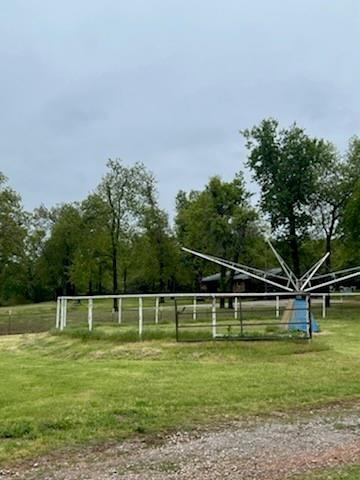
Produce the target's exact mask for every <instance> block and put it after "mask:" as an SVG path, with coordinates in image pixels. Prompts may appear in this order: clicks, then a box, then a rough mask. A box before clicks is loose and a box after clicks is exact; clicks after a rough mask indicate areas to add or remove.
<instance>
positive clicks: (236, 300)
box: [234, 297, 239, 320]
mask: <svg viewBox="0 0 360 480" xmlns="http://www.w3.org/2000/svg"><path fill="white" fill-rule="evenodd" d="M238 311H239V299H238V297H235V300H234V318H235V320H237V318H238Z"/></svg>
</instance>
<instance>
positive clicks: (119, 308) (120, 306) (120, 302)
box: [118, 298, 122, 325]
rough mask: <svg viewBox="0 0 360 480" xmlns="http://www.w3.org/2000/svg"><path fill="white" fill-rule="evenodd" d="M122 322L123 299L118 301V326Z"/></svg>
mask: <svg viewBox="0 0 360 480" xmlns="http://www.w3.org/2000/svg"><path fill="white" fill-rule="evenodd" d="M121 322H122V298H119V299H118V324H119V325H120V324H121Z"/></svg>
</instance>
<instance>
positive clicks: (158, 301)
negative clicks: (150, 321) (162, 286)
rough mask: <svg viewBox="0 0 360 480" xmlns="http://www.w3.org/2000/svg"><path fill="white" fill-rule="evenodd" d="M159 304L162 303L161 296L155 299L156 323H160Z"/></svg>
mask: <svg viewBox="0 0 360 480" xmlns="http://www.w3.org/2000/svg"><path fill="white" fill-rule="evenodd" d="M159 305H160V298H159V297H156V299H155V323H156V324H158V323H159Z"/></svg>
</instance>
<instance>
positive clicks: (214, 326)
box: [211, 297, 216, 338]
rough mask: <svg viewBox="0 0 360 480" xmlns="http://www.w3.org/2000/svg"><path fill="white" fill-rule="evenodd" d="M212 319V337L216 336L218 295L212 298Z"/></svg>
mask: <svg viewBox="0 0 360 480" xmlns="http://www.w3.org/2000/svg"><path fill="white" fill-rule="evenodd" d="M211 312H212V314H211V319H212V337H213V338H216V297H213V299H212V308H211Z"/></svg>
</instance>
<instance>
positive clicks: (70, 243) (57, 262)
mask: <svg viewBox="0 0 360 480" xmlns="http://www.w3.org/2000/svg"><path fill="white" fill-rule="evenodd" d="M47 215H48V218H49V220H50V222H51V227H50V234H49V238H48V239H47V240H46V242H45V245H44V248H43V254H42V257H41V264H42V265H41V267H42V271H43V272H44V273H43V274H44V276H46V279H47V285H48V287H49V288H50V289H51V290H52V291H53V292H54V295H67V294H69V295H70V294H75V293H76V285H75V284H74V282H73V280H72V278H71V268H72V266H73V263H74V259H75V255H76V252H77V249H78V245H79V239H80V237H81V235H82V234H83V232H82V230H81V213H80V208H79V205H78V204H77V203H67V204H66V203H65V204H63V205H60V206H58V207H55V208H53V209H51V210H49V211H48V212H47Z"/></svg>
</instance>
